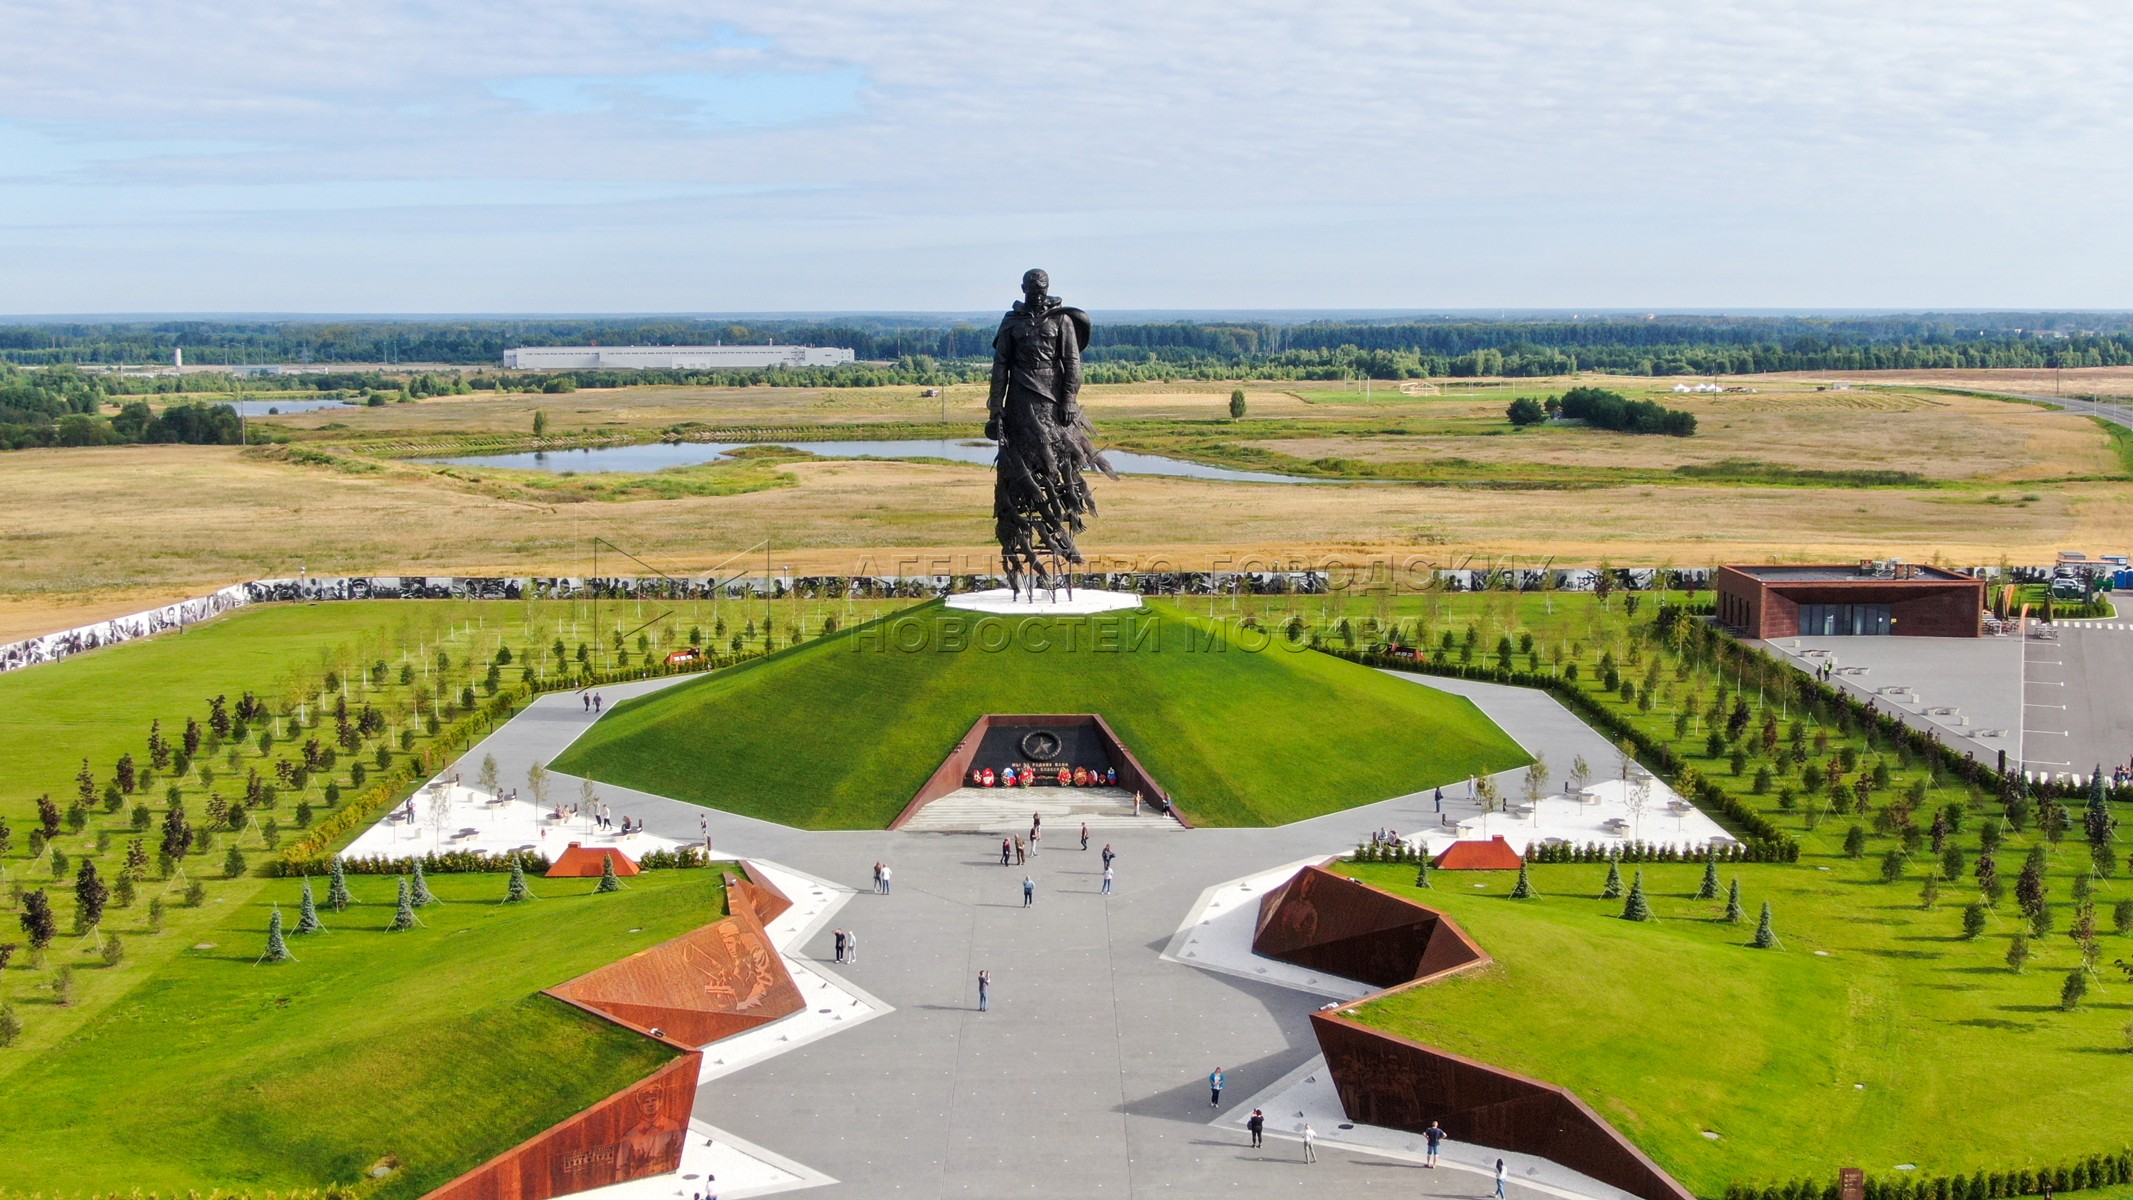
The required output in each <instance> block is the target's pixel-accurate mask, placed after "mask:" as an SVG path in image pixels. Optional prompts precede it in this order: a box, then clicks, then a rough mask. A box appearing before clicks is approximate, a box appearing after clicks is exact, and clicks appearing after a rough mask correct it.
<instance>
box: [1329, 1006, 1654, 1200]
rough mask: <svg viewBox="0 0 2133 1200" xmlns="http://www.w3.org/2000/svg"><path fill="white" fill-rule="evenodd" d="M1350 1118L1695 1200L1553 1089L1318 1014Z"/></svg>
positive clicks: (1646, 1192)
mask: <svg viewBox="0 0 2133 1200" xmlns="http://www.w3.org/2000/svg"><path fill="white" fill-rule="evenodd" d="M1311 1028H1312V1030H1313V1031H1314V1032H1315V1033H1317V1034H1318V1047H1319V1049H1320V1050H1321V1051H1323V1052H1324V1053H1325V1056H1326V1066H1327V1069H1328V1071H1329V1072H1330V1073H1331V1074H1332V1076H1333V1087H1334V1090H1335V1091H1337V1092H1339V1093H1340V1098H1341V1107H1342V1108H1343V1109H1345V1110H1346V1111H1347V1113H1348V1117H1349V1119H1350V1120H1354V1121H1363V1122H1367V1123H1369V1124H1372V1125H1383V1126H1387V1127H1388V1128H1392V1129H1404V1130H1407V1131H1409V1132H1413V1133H1420V1132H1421V1131H1422V1130H1425V1129H1427V1128H1429V1123H1430V1122H1431V1121H1436V1122H1439V1123H1440V1124H1442V1125H1443V1127H1444V1131H1445V1132H1446V1133H1447V1134H1449V1135H1451V1137H1453V1138H1454V1139H1456V1140H1458V1141H1462V1142H1473V1143H1476V1144H1477V1145H1482V1146H1491V1147H1494V1148H1497V1149H1501V1150H1513V1151H1517V1152H1518V1153H1521V1154H1534V1155H1538V1156H1540V1157H1542V1158H1546V1159H1548V1160H1550V1161H1551V1162H1556V1163H1560V1164H1562V1165H1563V1166H1566V1167H1569V1168H1570V1169H1571V1170H1573V1171H1578V1172H1582V1173H1583V1174H1586V1175H1589V1176H1591V1177H1592V1178H1594V1179H1597V1180H1599V1181H1600V1182H1602V1183H1605V1184H1609V1185H1611V1186H1613V1187H1618V1188H1621V1189H1622V1190H1623V1191H1625V1192H1628V1193H1630V1194H1631V1195H1634V1196H1641V1197H1643V1198H1644V1200H1693V1197H1692V1196H1691V1194H1690V1193H1689V1191H1688V1189H1687V1188H1684V1187H1682V1186H1681V1185H1680V1184H1679V1183H1676V1182H1675V1181H1674V1179H1673V1177H1672V1176H1670V1175H1668V1174H1667V1173H1666V1172H1665V1171H1663V1170H1661V1169H1660V1167H1659V1165H1658V1164H1657V1163H1654V1162H1653V1161H1652V1160H1651V1159H1650V1158H1648V1157H1646V1156H1645V1153H1644V1152H1643V1151H1642V1150H1639V1149H1637V1148H1636V1147H1635V1146H1634V1145H1631V1144H1630V1142H1629V1140H1628V1139H1626V1138H1624V1137H1623V1136H1622V1135H1621V1134H1619V1133H1617V1132H1615V1130H1614V1127H1613V1126H1611V1125H1609V1124H1608V1123H1607V1122H1606V1121H1604V1120H1601V1119H1600V1116H1599V1114H1597V1113H1595V1112H1593V1111H1592V1110H1591V1109H1590V1108H1588V1107H1586V1105H1585V1102H1584V1101H1582V1100H1580V1099H1578V1098H1577V1097H1576V1096H1575V1095H1573V1094H1571V1093H1570V1092H1568V1091H1566V1090H1564V1089H1563V1088H1560V1087H1557V1086H1555V1085H1554V1084H1552V1083H1543V1082H1541V1081H1540V1080H1538V1079H1528V1078H1526V1077H1525V1076H1523V1075H1517V1074H1514V1073H1512V1072H1510V1071H1506V1070H1503V1069H1502V1068H1500V1067H1492V1066H1490V1065H1488V1064H1487V1063H1482V1062H1476V1061H1474V1060H1473V1059H1470V1058H1463V1057H1461V1056H1459V1055H1457V1054H1453V1053H1451V1052H1450V1051H1448V1050H1439V1049H1437V1048H1436V1047H1434V1046H1425V1045H1423V1044H1422V1043H1420V1042H1416V1041H1410V1040H1409V1039H1407V1038H1403V1037H1399V1036H1397V1035H1395V1034H1390V1033H1385V1032H1383V1031H1381V1030H1376V1029H1370V1028H1367V1027H1365V1026H1362V1025H1358V1024H1356V1023H1355V1021H1354V1020H1353V1019H1352V1018H1350V1017H1347V1016H1345V1015H1343V1014H1341V1013H1313V1014H1311Z"/></svg>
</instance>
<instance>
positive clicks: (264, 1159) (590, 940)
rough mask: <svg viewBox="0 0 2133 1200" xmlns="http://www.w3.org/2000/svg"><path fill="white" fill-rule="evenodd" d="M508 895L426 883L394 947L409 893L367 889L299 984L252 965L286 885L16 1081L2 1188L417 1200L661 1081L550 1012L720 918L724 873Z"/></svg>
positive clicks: (653, 1063) (475, 882)
mask: <svg viewBox="0 0 2133 1200" xmlns="http://www.w3.org/2000/svg"><path fill="white" fill-rule="evenodd" d="M504 883H505V881H504V879H503V877H502V876H494V875H452V876H437V877H433V878H432V879H431V880H430V888H431V890H432V891H434V892H435V893H436V894H437V895H438V897H439V898H440V899H442V900H444V901H445V903H443V904H439V905H434V906H432V907H429V908H425V909H421V910H418V915H419V916H420V918H421V920H422V921H423V922H424V927H423V928H418V929H415V930H411V931H409V932H406V933H390V932H387V931H386V928H385V927H386V925H387V924H388V923H389V922H390V921H391V920H392V916H393V909H394V897H395V882H394V880H392V879H390V878H363V877H359V878H353V879H351V880H350V881H349V888H350V890H351V891H352V892H353V893H354V897H355V900H356V904H355V905H354V906H352V907H350V908H349V909H348V910H347V911H346V912H343V913H333V912H330V911H327V912H322V913H321V914H320V916H321V919H322V920H323V921H324V922H325V924H326V926H327V929H328V930H329V932H327V933H324V934H317V935H313V936H310V937H301V938H299V937H291V938H290V939H289V946H290V949H291V950H292V951H293V952H294V953H295V954H296V956H297V958H298V961H297V962H293V963H282V964H279V965H256V964H255V960H256V959H257V957H258V955H259V953H260V951H261V949H262V947H263V946H264V944H265V931H266V925H267V919H268V911H269V905H270V904H273V903H279V904H280V906H281V911H282V916H283V918H284V920H285V922H286V923H287V924H288V926H289V927H291V928H293V927H294V925H295V922H296V912H297V904H296V901H297V895H298V889H299V885H298V884H297V882H296V881H293V880H280V881H276V882H275V883H274V884H273V885H271V886H270V887H269V888H268V889H267V890H266V891H265V892H263V893H262V894H260V895H259V897H258V898H257V899H256V900H255V901H253V902H252V903H249V904H244V905H242V906H239V907H238V908H237V909H236V910H235V911H233V912H231V913H230V914H229V915H228V917H227V918H226V919H225V920H224V921H223V922H222V923H221V924H220V926H219V927H218V928H216V929H215V930H214V931H213V932H212V933H211V934H209V935H208V937H207V939H206V941H205V942H203V943H201V944H200V945H196V946H195V947H194V948H193V949H191V950H188V951H185V952H184V953H182V954H180V955H179V956H178V957H177V958H175V959H173V960H172V961H171V962H170V963H169V964H168V965H167V966H165V967H164V968H163V969H162V970H160V971H159V972H157V973H155V974H153V975H150V976H148V977H147V978H145V979H144V980H143V981H142V982H141V984H140V985H139V986H137V987H135V988H134V989H133V990H132V991H131V992H130V993H129V994H128V995H127V996H125V997H124V998H123V999H121V1000H120V1001H119V1002H118V1003H117V1004H114V1005H113V1006H111V1008H110V1009H109V1011H107V1012H105V1013H104V1014H102V1015H101V1016H100V1017H99V1018H98V1019H96V1020H93V1021H92V1022H90V1023H89V1024H88V1025H86V1026H85V1027H83V1029H82V1030H81V1031H80V1032H79V1033H78V1034H76V1035H75V1036H73V1037H72V1038H70V1039H68V1040H67V1041H66V1042H65V1043H64V1044H62V1045H60V1046H59V1047H57V1048H55V1049H52V1050H49V1051H46V1052H44V1053H42V1054H39V1055H37V1056H36V1057H35V1058H34V1059H33V1060H32V1061H29V1062H26V1063H23V1064H22V1065H21V1066H20V1068H19V1069H18V1070H16V1071H15V1072H14V1073H13V1074H11V1075H10V1076H9V1077H8V1078H7V1080H6V1083H5V1085H4V1087H5V1091H6V1094H7V1097H8V1110H9V1111H10V1112H11V1113H13V1114H14V1115H15V1119H11V1120H8V1121H6V1122H0V1189H7V1188H16V1189H21V1190H24V1191H30V1190H35V1189H39V1188H48V1187H50V1186H51V1185H52V1184H53V1182H54V1181H65V1183H66V1184H67V1185H68V1186H69V1188H82V1189H97V1190H101V1189H111V1190H113V1191H125V1190H128V1189H132V1188H136V1187H138V1188H142V1189H144V1190H161V1191H162V1192H163V1193H164V1194H170V1193H171V1192H173V1191H177V1190H181V1189H185V1188H200V1189H207V1188H214V1187H223V1188H227V1187H235V1186H247V1185H249V1186H256V1187H272V1188H284V1187H295V1186H317V1185H321V1184H324V1183H327V1182H334V1181H338V1182H341V1183H352V1182H354V1181H356V1180H357V1179H359V1178H361V1177H363V1176H364V1175H365V1174H366V1173H367V1172H368V1171H369V1170H370V1169H371V1167H372V1166H373V1165H374V1164H376V1163H378V1162H379V1161H380V1160H382V1159H384V1158H386V1157H387V1156H392V1157H394V1158H396V1159H398V1161H399V1162H400V1164H401V1165H400V1167H399V1169H398V1170H396V1171H394V1172H393V1173H392V1174H391V1175H390V1176H389V1177H388V1178H387V1180H386V1181H385V1182H384V1183H383V1185H382V1186H381V1187H379V1188H378V1189H377V1190H376V1191H366V1192H365V1195H366V1196H369V1197H374V1198H375V1200H387V1198H395V1200H397V1198H405V1197H414V1196H420V1195H422V1194H423V1193H425V1192H427V1191H429V1190H430V1189H432V1188H434V1187H436V1186H437V1185H439V1184H441V1183H443V1182H445V1181H446V1180H449V1179H451V1178H452V1177H454V1176H456V1175H458V1174H459V1173H461V1172H463V1171H466V1170H468V1169H469V1168H471V1167H474V1166H476V1165H478V1164H480V1163H482V1162H484V1161H486V1160H487V1159H489V1158H490V1157H491V1156H493V1155H495V1154H497V1153H499V1152H501V1151H503V1150H505V1149H508V1148H510V1147H511V1146H513V1145H515V1144H517V1143H518V1142H520V1141H523V1140H524V1139H526V1138H528V1137H530V1136H532V1135H533V1134H535V1133H538V1132H540V1131H541V1130H543V1129H545V1128H547V1127H548V1126H550V1125H553V1124H555V1123H556V1122H557V1121H560V1120H562V1119H563V1118H564V1117H566V1116H569V1115H570V1114H571V1113H574V1112H576V1111H578V1110H579V1109H581V1108H583V1107H585V1106H586V1105H588V1104H591V1103H592V1102H594V1101H596V1100H599V1099H601V1098H603V1097H605V1096H608V1095H610V1094H612V1093H614V1092H615V1091H617V1090H619V1089H621V1088H623V1087H625V1086H627V1085H628V1084H630V1083H633V1082H635V1081H636V1080H638V1079H641V1078H643V1077H644V1076H646V1075H648V1074H650V1073H651V1072H652V1071H653V1070H655V1069H657V1068H658V1067H659V1066H660V1065H661V1064H662V1063H664V1062H665V1061H667V1059H668V1058H669V1057H670V1052H669V1051H667V1050H666V1049H664V1048H662V1047H660V1046H659V1045H657V1044H656V1043H654V1042H652V1041H650V1040H649V1039H646V1038H643V1037H639V1036H638V1035H636V1034H634V1033H631V1032H629V1031H627V1030H624V1029H622V1028H620V1027H619V1026H615V1025H611V1024H609V1023H607V1022H605V1021H601V1020H599V1019H597V1018H594V1017H591V1016H588V1015H586V1014H584V1013H582V1012H579V1011H578V1010H576V1009H574V1008H571V1007H569V1006H567V1005H565V1004H563V1003H561V1002H560V1001H557V1000H552V999H549V998H548V997H546V996H541V995H538V994H537V993H538V992H539V991H540V989H542V988H544V987H548V986H550V985H552V984H556V983H561V982H562V981H564V980H566V979H569V978H572V977H573V976H576V975H579V974H582V973H584V972H586V971H589V970H591V969H593V968H595V967H598V966H601V965H604V964H606V963H610V962H613V961H615V960H616V959H619V958H622V957H623V956H625V955H628V954H632V953H635V952H636V951H638V950H641V949H644V948H645V947H647V946H651V945H653V944H655V943H657V942H660V941H662V940H665V939H667V938H670V937H673V936H676V935H678V934H680V933H682V932H685V931H686V930H689V929H692V928H694V927H696V926H698V925H701V924H703V923H704V922H705V921H707V920H710V919H712V918H714V917H716V916H718V915H720V914H721V913H722V912H723V911H724V909H723V905H724V901H723V898H722V889H721V887H720V883H719V878H718V875H717V874H716V873H715V872H711V871H660V872H652V873H649V874H646V875H642V876H639V877H637V878H636V879H632V880H630V881H629V884H628V885H627V890H626V891H624V892H622V893H621V894H619V895H609V896H595V895H592V894H591V893H592V888H593V886H594V885H595V884H596V883H597V881H596V880H591V879H582V880H538V879H537V880H534V881H533V887H534V891H535V893H536V894H537V895H539V896H541V897H542V899H541V900H540V901H538V902H536V903H531V904H517V905H505V904H502V903H499V901H500V900H501V898H502V896H503V893H504ZM317 892H318V895H319V897H320V898H321V899H323V898H324V896H325V889H324V886H323V881H320V882H319V884H318V885H317ZM133 936H134V935H131V934H129V935H128V939H129V941H131V940H132V938H133ZM166 936H168V935H166ZM207 943H212V945H211V946H209V947H208V948H205V949H203V948H201V946H202V945H206V944H207Z"/></svg>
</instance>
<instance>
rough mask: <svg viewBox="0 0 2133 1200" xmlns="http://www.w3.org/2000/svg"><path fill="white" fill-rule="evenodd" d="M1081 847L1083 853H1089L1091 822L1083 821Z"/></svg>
mask: <svg viewBox="0 0 2133 1200" xmlns="http://www.w3.org/2000/svg"><path fill="white" fill-rule="evenodd" d="M1081 849H1082V852H1083V853H1087V852H1088V849H1089V823H1088V822H1087V821H1083V822H1082V823H1081Z"/></svg>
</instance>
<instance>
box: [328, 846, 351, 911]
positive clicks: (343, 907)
mask: <svg viewBox="0 0 2133 1200" xmlns="http://www.w3.org/2000/svg"><path fill="white" fill-rule="evenodd" d="M326 907H327V908H330V909H332V910H333V911H335V912H346V911H347V909H348V872H347V870H346V869H345V868H343V867H342V866H341V856H340V855H338V854H336V855H334V856H333V873H332V874H331V875H330V876H328V877H327V880H326Z"/></svg>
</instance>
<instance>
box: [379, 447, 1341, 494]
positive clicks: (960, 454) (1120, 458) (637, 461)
mask: <svg viewBox="0 0 2133 1200" xmlns="http://www.w3.org/2000/svg"><path fill="white" fill-rule="evenodd" d="M751 445H776V446H785V447H789V448H791V449H794V450H800V451H805V452H806V453H808V454H813V455H818V456H820V457H823V458H935V459H947V460H949V461H951V462H960V463H973V464H976V465H978V466H985V467H989V466H991V465H992V460H993V445H992V443H991V442H984V441H969V440H958V439H953V438H906V439H902V440H892V441H878V442H865V441H843V442H768V443H761V442H650V443H646V444H644V445H639V446H590V447H587V448H585V449H581V450H532V451H526V452H523V453H518V454H467V455H461V456H458V457H456V458H424V459H418V460H417V461H419V462H427V463H442V464H448V465H451V466H456V467H509V468H512V469H514V470H520V471H556V472H563V471H570V472H586V473H595V474H598V473H604V472H609V471H632V472H650V471H663V470H666V469H667V468H669V467H692V466H696V465H698V464H700V463H708V462H722V461H724V460H726V459H728V458H730V457H731V456H732V453H733V451H735V450H738V449H741V448H743V447H746V446H751ZM1104 457H1105V458H1106V459H1108V460H1109V461H1110V463H1111V466H1112V468H1113V469H1115V470H1116V471H1118V473H1119V474H1121V475H1170V476H1177V477H1181V478H1185V479H1219V480H1224V481H1227V482H1231V483H1339V482H1341V481H1340V480H1337V479H1307V478H1304V477H1302V476H1299V475H1275V474H1272V473H1270V472H1266V471H1238V470H1232V469H1231V468H1228V467H1211V466H1208V465H1206V464H1205V463H1196V462H1188V461H1187V460H1185V459H1182V458H1168V457H1166V456H1164V455H1161V454H1138V453H1135V452H1133V451H1131V450H1107V451H1105V452H1104Z"/></svg>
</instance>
